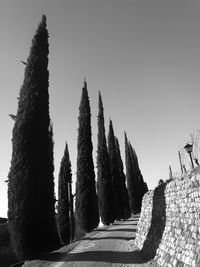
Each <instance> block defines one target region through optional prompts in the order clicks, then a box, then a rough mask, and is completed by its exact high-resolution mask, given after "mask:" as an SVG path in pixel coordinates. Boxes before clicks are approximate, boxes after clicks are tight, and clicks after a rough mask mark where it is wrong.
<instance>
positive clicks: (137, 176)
mask: <svg viewBox="0 0 200 267" xmlns="http://www.w3.org/2000/svg"><path fill="white" fill-rule="evenodd" d="M129 147H130V152H131V161H132V165H133V176H134V181H135V188H136V190H135V196H136V204H135V206H136V210H137V212H140V210H141V206H142V198H143V195H144V194H145V193H146V189H145V184H144V180H143V176H142V174H141V170H140V168H139V163H138V158H137V155H136V152H135V149H133V147H132V145H131V144H130V143H129Z"/></svg>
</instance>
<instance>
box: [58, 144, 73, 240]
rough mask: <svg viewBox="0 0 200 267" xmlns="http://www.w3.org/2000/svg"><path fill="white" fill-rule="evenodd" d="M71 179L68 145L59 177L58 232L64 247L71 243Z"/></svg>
mask: <svg viewBox="0 0 200 267" xmlns="http://www.w3.org/2000/svg"><path fill="white" fill-rule="evenodd" d="M71 179H72V174H71V162H70V159H69V151H68V145H67V143H66V145H65V151H64V156H63V158H62V161H61V165H60V172H59V177H58V232H59V236H60V241H61V243H62V245H66V244H69V243H70V217H69V211H70V201H69V198H70V195H69V194H70V192H69V183H71Z"/></svg>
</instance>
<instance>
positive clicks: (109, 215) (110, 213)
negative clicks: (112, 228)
mask: <svg viewBox="0 0 200 267" xmlns="http://www.w3.org/2000/svg"><path fill="white" fill-rule="evenodd" d="M97 138H98V145H97V192H98V201H99V212H100V216H101V220H102V222H103V224H105V225H109V224H110V223H113V222H114V221H115V218H116V217H115V209H114V207H115V202H114V194H113V189H112V180H111V175H110V161H109V155H108V150H107V145H106V136H105V127H104V111H103V103H102V98H101V94H100V92H99V113H98V136H97Z"/></svg>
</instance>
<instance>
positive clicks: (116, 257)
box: [41, 250, 148, 264]
mask: <svg viewBox="0 0 200 267" xmlns="http://www.w3.org/2000/svg"><path fill="white" fill-rule="evenodd" d="M41 260H48V261H52V262H59V261H62V262H78V261H92V262H108V263H118V264H134V263H138V264H139V263H146V262H147V261H148V259H147V258H146V257H145V256H144V254H143V253H142V252H141V251H138V250H137V251H132V252H116V251H85V252H80V253H68V254H65V253H58V252H55V253H52V254H51V255H48V257H46V258H45V257H43V258H42V259H41Z"/></svg>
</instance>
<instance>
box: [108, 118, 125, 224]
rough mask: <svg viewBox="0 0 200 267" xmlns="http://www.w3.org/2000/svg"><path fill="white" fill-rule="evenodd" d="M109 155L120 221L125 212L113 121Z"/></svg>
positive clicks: (110, 123)
mask: <svg viewBox="0 0 200 267" xmlns="http://www.w3.org/2000/svg"><path fill="white" fill-rule="evenodd" d="M108 154H109V158H110V171H111V177H112V186H113V192H114V198H115V211H116V219H117V220H120V219H122V218H123V212H124V211H123V201H122V194H121V181H120V176H119V169H118V162H117V153H116V146H115V135H114V130H113V125H112V121H111V120H110V122H109V133H108Z"/></svg>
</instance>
